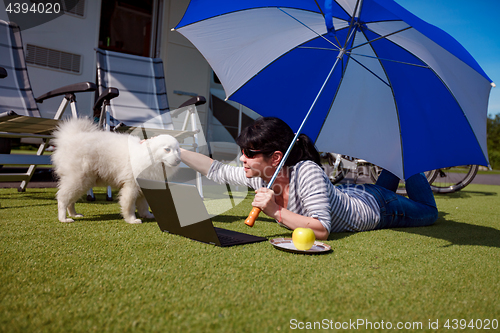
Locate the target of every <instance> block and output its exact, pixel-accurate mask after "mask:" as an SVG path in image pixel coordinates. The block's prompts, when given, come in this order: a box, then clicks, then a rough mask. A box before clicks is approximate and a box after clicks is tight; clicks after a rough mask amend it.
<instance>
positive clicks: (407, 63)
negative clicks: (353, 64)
mask: <svg viewBox="0 0 500 333" xmlns="http://www.w3.org/2000/svg"><path fill="white" fill-rule="evenodd" d="M347 53H349V54H350V55H356V56H360V57H367V58H372V59H377V60H384V61H391V62H396V63H398V64H403V65H410V66H415V67H422V68H430V67H429V66H424V65H418V64H412V63H409V62H404V61H398V60H392V59H387V58H380V57H374V56H370V55H367V54H361V53H353V52H347ZM353 59H354V58H353Z"/></svg>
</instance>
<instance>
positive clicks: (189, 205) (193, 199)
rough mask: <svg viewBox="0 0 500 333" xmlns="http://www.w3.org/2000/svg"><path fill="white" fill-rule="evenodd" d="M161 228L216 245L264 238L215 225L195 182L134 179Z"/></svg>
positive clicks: (259, 240)
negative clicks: (183, 182) (182, 182)
mask: <svg viewBox="0 0 500 333" xmlns="http://www.w3.org/2000/svg"><path fill="white" fill-rule="evenodd" d="M137 182H138V184H139V186H140V187H141V189H142V192H143V193H144V195H145V196H146V199H147V201H148V203H149V207H150V208H151V210H152V212H153V214H154V216H155V218H156V222H157V223H158V226H159V227H160V230H161V231H164V232H168V233H172V234H176V235H180V236H184V237H187V238H191V239H193V240H196V241H199V242H203V243H208V244H213V245H217V246H233V245H240V244H248V243H255V242H262V241H266V240H267V238H265V237H258V236H253V235H249V234H245V233H242V232H237V231H232V230H227V229H222V228H217V227H214V225H213V223H212V220H211V219H210V216H209V215H208V212H207V209H206V207H205V205H204V204H203V200H202V198H201V197H200V194H199V193H198V189H197V188H196V186H194V185H189V184H181V183H172V182H161V181H154V180H147V179H141V178H137Z"/></svg>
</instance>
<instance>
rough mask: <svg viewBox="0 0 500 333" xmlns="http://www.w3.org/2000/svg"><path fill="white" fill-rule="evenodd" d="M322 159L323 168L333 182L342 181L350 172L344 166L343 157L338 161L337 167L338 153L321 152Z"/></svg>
mask: <svg viewBox="0 0 500 333" xmlns="http://www.w3.org/2000/svg"><path fill="white" fill-rule="evenodd" d="M321 161H322V165H323V170H325V173H326V174H327V175H328V178H329V179H330V181H331V182H332V184H337V183H338V182H340V181H341V180H342V179H344V177H345V175H346V174H347V173H348V172H349V170H347V169H345V168H344V166H343V163H342V159H340V160H339V161H338V164H337V167H335V162H336V155H334V154H332V153H325V154H321Z"/></svg>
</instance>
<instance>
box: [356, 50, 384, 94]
mask: <svg viewBox="0 0 500 333" xmlns="http://www.w3.org/2000/svg"><path fill="white" fill-rule="evenodd" d="M349 58H351V59H352V60H354V61H355V62H356V63H358V64H359V65H360V66H361V67H363V68H364V69H366V70H367V71H368V72H370V73H372V74H373V76H375V77H376V78H377V79H379V80H380V81H382V83H384V84H385V85H387V86H388V87H390V86H391V85H390V84H389V83H387V82H385V80H384V79H382V78H381V77H380V76H379V75H377V74H375V72H373V71H372V70H371V69H369V68H368V67H366V66H365V65H363V64H362V63H361V62H359V61H358V60H356V59H354V58H353V57H349Z"/></svg>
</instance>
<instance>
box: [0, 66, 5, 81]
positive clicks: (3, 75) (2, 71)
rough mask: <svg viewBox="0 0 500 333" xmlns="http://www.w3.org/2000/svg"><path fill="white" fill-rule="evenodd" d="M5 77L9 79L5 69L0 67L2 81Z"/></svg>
mask: <svg viewBox="0 0 500 333" xmlns="http://www.w3.org/2000/svg"><path fill="white" fill-rule="evenodd" d="M4 77H7V71H6V70H5V68H3V67H0V79H3V78H4Z"/></svg>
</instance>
